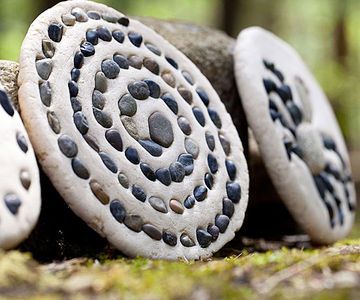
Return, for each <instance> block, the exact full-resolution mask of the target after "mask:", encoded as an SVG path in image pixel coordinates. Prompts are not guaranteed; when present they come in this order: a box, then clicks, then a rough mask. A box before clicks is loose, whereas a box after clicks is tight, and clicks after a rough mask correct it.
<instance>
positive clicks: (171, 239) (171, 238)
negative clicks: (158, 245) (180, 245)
mask: <svg viewBox="0 0 360 300" xmlns="http://www.w3.org/2000/svg"><path fill="white" fill-rule="evenodd" d="M162 239H163V241H164V242H165V243H166V244H168V245H170V246H173V247H174V246H176V244H177V237H176V235H175V234H174V233H171V232H168V231H164V232H163V236H162Z"/></svg>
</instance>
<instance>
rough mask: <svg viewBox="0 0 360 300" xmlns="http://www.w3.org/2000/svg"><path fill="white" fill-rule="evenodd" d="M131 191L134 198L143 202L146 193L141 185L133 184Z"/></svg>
mask: <svg viewBox="0 0 360 300" xmlns="http://www.w3.org/2000/svg"><path fill="white" fill-rule="evenodd" d="M131 192H132V194H133V195H134V197H135V198H136V199H138V200H139V201H141V202H145V200H146V193H145V191H144V190H143V188H142V187H141V186H138V185H136V184H134V185H133V186H132V189H131Z"/></svg>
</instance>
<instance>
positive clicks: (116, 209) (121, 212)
mask: <svg viewBox="0 0 360 300" xmlns="http://www.w3.org/2000/svg"><path fill="white" fill-rule="evenodd" d="M110 212H111V214H112V215H113V217H114V218H115V220H116V221H118V222H119V223H123V222H124V220H125V217H126V210H125V208H124V206H123V205H122V204H121V202H120V201H119V200H116V199H115V200H113V201H111V203H110Z"/></svg>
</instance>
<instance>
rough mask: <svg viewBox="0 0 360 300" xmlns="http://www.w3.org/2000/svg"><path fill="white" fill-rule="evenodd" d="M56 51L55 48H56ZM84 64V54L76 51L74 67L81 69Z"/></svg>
mask: <svg viewBox="0 0 360 300" xmlns="http://www.w3.org/2000/svg"><path fill="white" fill-rule="evenodd" d="M54 51H55V50H54ZM83 64H84V54H82V53H81V52H76V54H75V55H74V67H75V68H77V69H80V68H81V67H82V66H83Z"/></svg>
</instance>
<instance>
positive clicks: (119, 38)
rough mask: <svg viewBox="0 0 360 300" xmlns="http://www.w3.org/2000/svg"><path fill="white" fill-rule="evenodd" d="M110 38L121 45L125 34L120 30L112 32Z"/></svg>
mask: <svg viewBox="0 0 360 300" xmlns="http://www.w3.org/2000/svg"><path fill="white" fill-rule="evenodd" d="M112 36H113V38H114V39H115V40H116V41H117V42H119V43H121V44H122V43H123V42H124V40H125V34H124V33H123V32H122V31H120V30H116V31H113V33H112Z"/></svg>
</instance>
